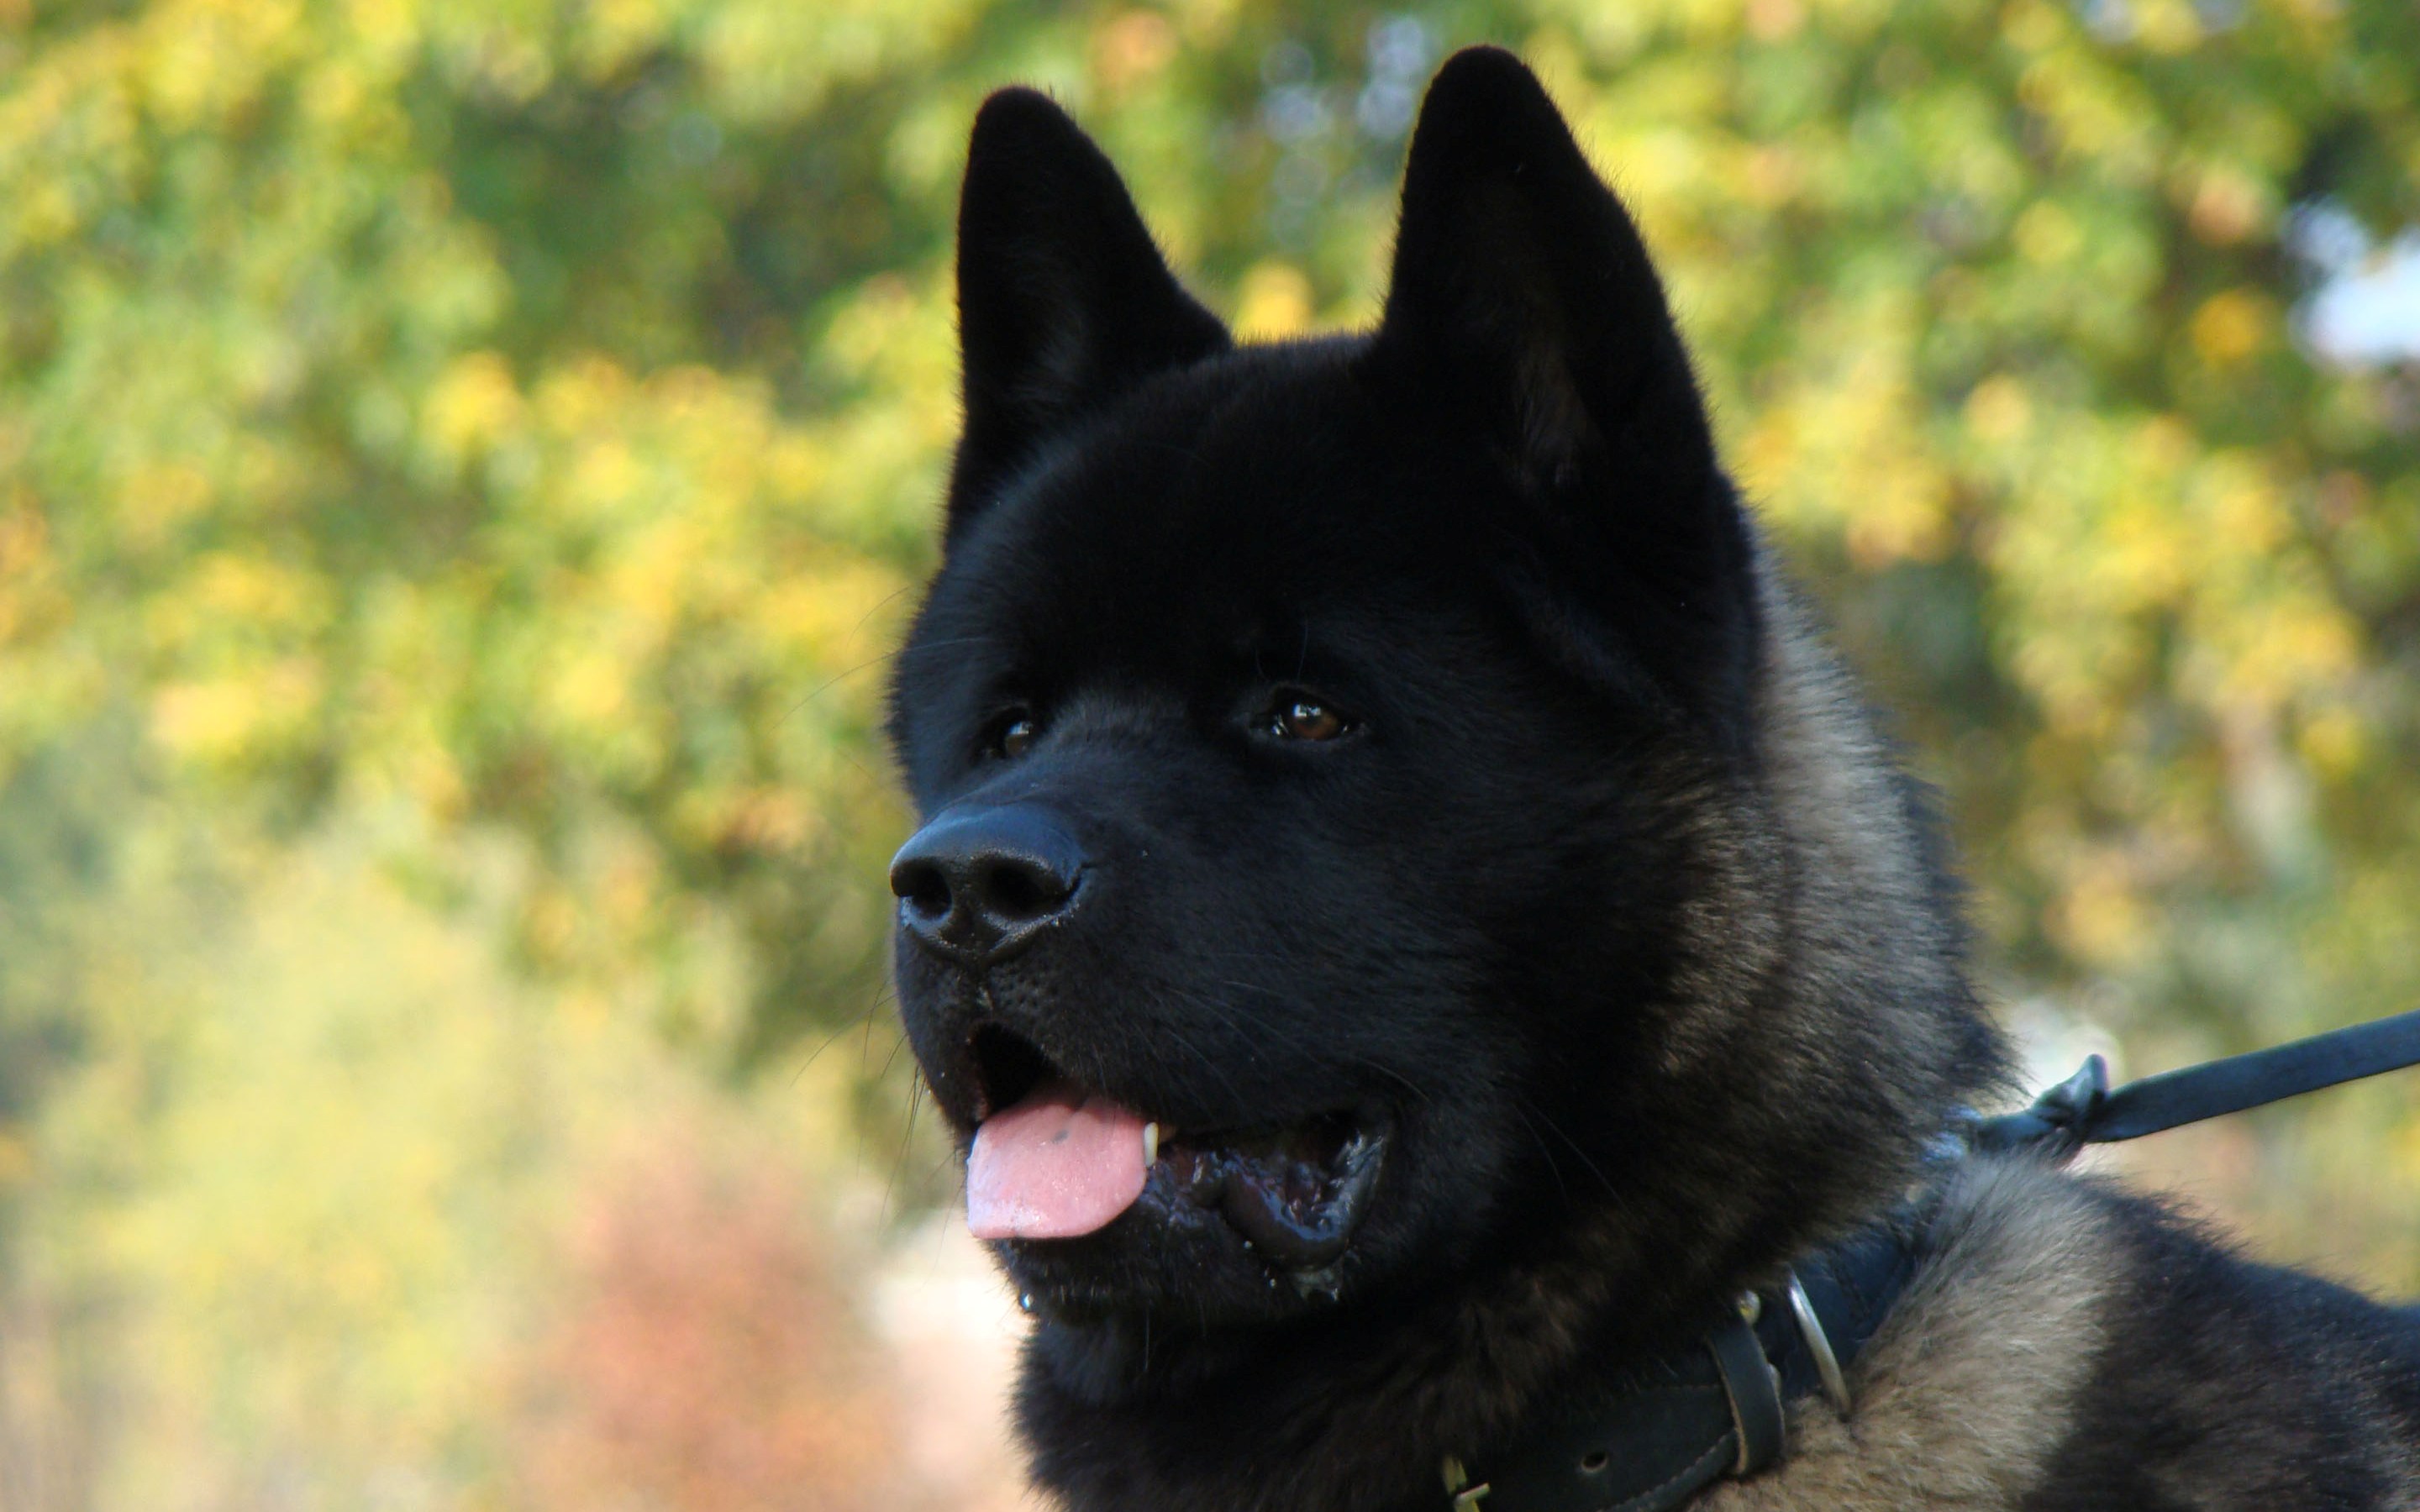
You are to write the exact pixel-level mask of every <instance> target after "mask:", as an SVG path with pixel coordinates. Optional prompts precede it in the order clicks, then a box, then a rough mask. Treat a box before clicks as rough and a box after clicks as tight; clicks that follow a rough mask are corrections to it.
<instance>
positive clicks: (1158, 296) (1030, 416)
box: [948, 89, 1232, 536]
mask: <svg viewBox="0 0 2420 1512" xmlns="http://www.w3.org/2000/svg"><path fill="white" fill-rule="evenodd" d="M1230 345H1232V340H1231V338H1230V337H1229V336H1228V334H1227V328H1226V327H1225V326H1223V325H1221V324H1219V322H1218V316H1214V315H1212V314H1211V313H1210V312H1209V311H1207V310H1205V309H1203V308H1202V306H1201V305H1200V304H1199V303H1197V302H1195V301H1194V300H1193V298H1192V296H1190V295H1188V294H1187V293H1186V292H1185V290H1184V288H1183V287H1182V286H1181V285H1178V283H1177V282H1176V276H1175V275H1174V274H1173V273H1171V272H1170V271H1169V270H1168V264H1167V263H1166V262H1164V261H1162V260H1161V258H1160V255H1159V249H1158V248H1157V247H1156V246H1154V245H1153V244H1152V239H1151V233H1150V232H1149V231H1148V230H1147V229H1145V228H1144V226H1143V224H1142V216H1141V215H1140V213H1139V212H1138V211H1137V210H1136V209H1135V206H1134V201H1133V199H1132V198H1131V197H1129V196H1128V195H1127V193H1126V188H1125V182H1124V181H1123V180H1121V179H1120V178H1119V177H1118V171H1117V169H1116V168H1114V167H1112V166H1111V165H1110V163H1109V159H1108V157H1107V156H1105V155H1104V154H1103V153H1102V151H1101V149H1100V148H1099V147H1095V146H1094V145H1093V141H1092V138H1090V137H1088V136H1086V135H1085V134H1084V133H1083V132H1082V131H1080V130H1078V128H1077V125H1076V123H1075V122H1074V121H1072V120H1069V119H1068V118H1067V116H1066V114H1065V113H1064V112H1063V111H1062V110H1061V109H1060V108H1059V107H1058V106H1057V105H1055V104H1053V103H1051V101H1050V99H1049V97H1048V96H1047V95H1043V94H1040V93H1038V92H1036V91H1034V90H1032V89H1002V90H1001V91H999V92H998V93H996V94H994V95H993V96H992V97H991V98H990V99H989V100H985V101H984V105H983V109H982V110H981V111H979V112H977V113H976V115H975V126H974V136H973V140H972V142H971V143H970V145H969V147H968V152H967V178H966V185H965V187H964V189H963V190H962V191H961V193H960V194H959V199H958V346H959V353H960V358H961V360H962V363H963V366H964V381H965V393H966V429H965V432H964V433H963V435H962V436H961V437H960V439H959V442H958V454H957V460H956V463H955V465H954V468H953V470H952V471H951V477H950V519H949V525H948V532H949V534H951V535H953V536H954V535H956V534H957V532H958V531H959V530H960V528H961V527H963V526H964V524H965V523H966V521H967V520H968V519H969V518H970V517H972V516H973V514H974V513H976V511H977V510H978V509H980V507H981V506H982V505H983V504H984V503H985V502H986V501H987V496H988V494H989V493H990V491H991V489H992V488H993V487H994V486H997V485H998V483H999V481H1000V479H1001V475H1002V474H1003V473H1004V472H1006V471H1010V470H1012V469H1014V468H1015V467H1016V465H1017V464H1018V463H1019V462H1022V461H1024V460H1026V459H1027V458H1029V457H1030V456H1031V455H1032V453H1033V451H1034V450H1035V449H1036V448H1037V447H1038V446H1039V445H1040V444H1041V443H1043V442H1044V441H1046V440H1048V439H1049V438H1050V437H1051V436H1052V435H1053V434H1055V433H1056V432H1058V431H1060V430H1061V429H1063V427H1065V426H1066V425H1068V424H1071V423H1073V422H1075V421H1076V420H1078V419H1079V418H1080V417H1081V416H1082V415H1083V414H1084V413H1086V412H1087V411H1088V410H1090V409H1092V408H1094V406H1097V405H1099V404H1101V403H1103V402H1105V401H1106V400H1108V399H1109V397H1111V396H1112V395H1114V394H1117V393H1121V392H1123V391H1124V390H1125V389H1126V388H1128V387H1130V386H1131V385H1133V384H1134V383H1136V382H1137V381H1139V380H1140V379H1142V378H1148V377H1150V376H1151V375H1152V374H1154V373H1156V372H1159V371H1161V370H1162V369H1165V368H1170V367H1174V366H1177V365H1179V364H1182V363H1189V362H1193V361H1195V360H1197V359H1199V358H1202V357H1207V356H1209V355H1211V354H1212V353H1214V352H1220V351H1224V350H1226V349H1227V347H1229V346H1230Z"/></svg>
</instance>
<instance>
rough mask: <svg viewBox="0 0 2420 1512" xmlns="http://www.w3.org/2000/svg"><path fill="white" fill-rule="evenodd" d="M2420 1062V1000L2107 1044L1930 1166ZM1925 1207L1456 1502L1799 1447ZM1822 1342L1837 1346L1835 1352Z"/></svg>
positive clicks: (2071, 1141)
mask: <svg viewBox="0 0 2420 1512" xmlns="http://www.w3.org/2000/svg"><path fill="white" fill-rule="evenodd" d="M2411 1065H2420V1009H2414V1010H2412V1011H2410V1012H2407V1013H2399V1014H2397V1015H2396V1016H2394V1017H2392V1018H2386V1019H2380V1020H2377V1021H2375V1022H2372V1023H2368V1024H2361V1025H2355V1026H2351V1027H2349V1028H2342V1029H2335V1030H2331V1031H2330V1032H2328V1033H2326V1034H2319V1035H2314V1036H2312V1037H2311V1038H2309V1039H2307V1040H2297V1041H2293V1042H2291V1043H2288V1044H2282V1045H2275V1046H2272V1047H2271V1048H2269V1049H2266V1050H2256V1051H2253V1052H2251V1053H2249V1054H2246V1055H2241V1056H2231V1057H2227V1058H2226V1059H2224V1060H2215V1061H2211V1062H2208V1063H2206V1064H2203V1065H2199V1066H2193V1067H2188V1068H2186V1069H2185V1070H2182V1071H2173V1072H2164V1073H2163V1074H2161V1075H2158V1076H2148V1077H2145V1078H2144V1079H2143V1080H2141V1081H2138V1082H2133V1083H2131V1084H2129V1085H2127V1086H2125V1087H2121V1088H2117V1089H2116V1090H2114V1091H2113V1090H2111V1089H2110V1087H2109V1076H2108V1068H2107V1067H2106V1066H2105V1065H2104V1064H2103V1063H2102V1059H2101V1057H2099V1056H2094V1057H2090V1058H2089V1059H2087V1060H2086V1062H2085V1063H2084V1068H2083V1069H2082V1070H2081V1071H2078V1072H2076V1073H2075V1074H2074V1075H2073V1076H2071V1077H2069V1078H2068V1079H2067V1080H2066V1081H2064V1082H2061V1083H2060V1084H2059V1085H2057V1086H2056V1087H2054V1088H2051V1089H2050V1090H2049V1091H2047V1092H2044V1093H2043V1094H2042V1095H2041V1096H2040V1098H2039V1099H2037V1100H2036V1101H2035V1103H2034V1104H2033V1105H2032V1106H2031V1107H2029V1108H2026V1109H2024V1110H2023V1111H2022V1112H2017V1113H2006V1114H2002V1115H2000V1116H1999V1117H1997V1118H1991V1119H1984V1118H1978V1117H1976V1116H1974V1115H1972V1114H1968V1115H1965V1116H1963V1117H1962V1118H1961V1119H1959V1120H1957V1124H1956V1126H1955V1127H1954V1128H1953V1129H1952V1130H1951V1131H1950V1133H1949V1135H1948V1138H1947V1142H1946V1144H1945V1145H1944V1146H1943V1147H1941V1148H1940V1149H1938V1150H1937V1151H1936V1153H1935V1155H1934V1165H1935V1169H1936V1171H1937V1170H1939V1169H1940V1168H1942V1167H1945V1166H1947V1165H1951V1164H1954V1163H1955V1162H1956V1161H1958V1160H1960V1159H1962V1158H1963V1157H1964V1155H1965V1153H1966V1152H1967V1151H1968V1150H1981V1151H1993V1152H2005V1151H2011V1150H2019V1149H2038V1150H2041V1151H2043V1152H2045V1153H2046V1154H2047V1155H2048V1156H2049V1158H2051V1159H2052V1160H2054V1161H2062V1162H2063V1161H2065V1160H2067V1159H2069V1158H2070V1157H2071V1156H2072V1155H2073V1154H2074V1153H2075V1152H2076V1150H2077V1149H2081V1148H2082V1147H2083V1146H2085V1145H2088V1144H2105V1143H2109V1142H2111V1141H2114V1140H2120V1139H2134V1138H2139V1137H2140V1136H2142V1135H2144V1134H2156V1133H2158V1132H2160V1131H2161V1130H2163V1129H2173V1128H2176V1127H2178V1126H2179V1125H2180V1124H2186V1123H2195V1122H2198V1121H2200V1120H2201V1119H2211V1118H2217V1117H2219V1116H2221V1115H2223V1114H2227V1113H2235V1112H2239V1111H2241V1110H2242V1109H2244V1108H2250V1107H2257V1106H2259V1105H2260V1104H2262V1103H2274V1102H2276V1101H2278V1100H2279V1099H2281V1098H2288V1097H2296V1096H2300V1095H2301V1094H2303V1093H2304V1092H2312V1091H2317V1090H2319V1088H2323V1087H2335V1086H2338V1085H2341V1084H2342V1083H2345V1082H2349V1081H2354V1080H2357V1079H2359V1078H2361V1077H2364V1076H2375V1075H2377V1074H2379V1073H2380V1072H2387V1071H2394V1070H2397V1069H2399V1068H2401V1067H2405V1066H2411ZM1930 1208H1931V1201H1930V1200H1929V1199H1923V1200H1919V1201H1918V1202H1916V1203H1912V1204H1910V1205H1908V1206H1906V1207H1903V1208H1900V1209H1899V1210H1896V1211H1893V1212H1892V1213H1890V1214H1889V1215H1887V1216H1886V1217H1885V1218H1883V1219H1881V1220H1879V1221H1877V1222H1876V1223H1874V1224H1872V1225H1869V1227H1865V1228H1862V1229H1859V1230H1858V1231H1857V1232H1856V1233H1854V1234H1852V1235H1850V1236H1849V1237H1848V1238H1847V1239H1845V1240H1842V1241H1841V1242H1838V1243H1837V1244H1833V1245H1830V1246H1828V1247H1827V1248H1824V1249H1821V1250H1818V1251H1816V1252H1815V1253H1814V1254H1812V1255H1810V1256H1807V1257H1805V1258H1804V1259H1801V1260H1800V1261H1799V1262H1798V1263H1797V1264H1796V1265H1795V1266H1793V1267H1792V1269H1791V1271H1790V1273H1789V1274H1788V1278H1787V1279H1786V1280H1785V1281H1784V1283H1783V1284H1782V1286H1780V1287H1779V1288H1775V1289H1774V1290H1771V1291H1767V1292H1761V1293H1760V1292H1751V1293H1749V1294H1748V1295H1746V1296H1745V1297H1742V1298H1741V1299H1740V1303H1739V1305H1738V1307H1737V1309H1736V1310H1730V1311H1726V1312H1724V1313H1723V1314H1722V1315H1721V1316H1719V1317H1715V1318H1712V1319H1707V1321H1706V1323H1705V1326H1704V1327H1703V1328H1702V1329H1701V1330H1700V1331H1699V1333H1698V1335H1697V1338H1696V1342H1694V1343H1692V1344H1690V1345H1689V1346H1688V1347H1686V1348H1685V1349H1683V1350H1679V1351H1677V1352H1675V1353H1672V1354H1668V1355H1666V1356H1664V1357H1662V1358H1661V1359H1654V1360H1649V1361H1647V1362H1646V1363H1644V1364H1642V1365H1635V1366H1632V1367H1631V1368H1629V1369H1626V1370H1624V1371H1622V1372H1621V1373H1620V1374H1618V1375H1615V1376H1612V1377H1610V1378H1607V1379H1606V1380H1603V1381H1598V1382H1595V1383H1594V1384H1592V1385H1590V1386H1588V1387H1586V1388H1584V1389H1582V1390H1579V1391H1576V1392H1575V1393H1574V1394H1573V1395H1572V1396H1570V1397H1569V1398H1568V1399H1566V1400H1564V1401H1562V1402H1559V1403H1558V1404H1557V1405H1556V1407H1555V1408H1554V1409H1553V1410H1551V1411H1550V1412H1548V1413H1547V1414H1545V1415H1544V1417H1542V1418H1541V1419H1540V1420H1539V1421H1538V1422H1537V1423H1536V1424H1534V1425H1532V1426H1531V1427H1529V1428H1528V1430H1527V1431H1526V1432H1525V1433H1524V1434H1523V1435H1522V1436H1521V1438H1520V1439H1519V1440H1518V1441H1517V1442H1515V1443H1511V1444H1508V1445H1506V1446H1504V1447H1503V1448H1502V1449H1500V1450H1490V1451H1489V1452H1488V1453H1487V1454H1486V1455H1485V1456H1484V1457H1483V1458H1480V1459H1478V1460H1475V1461H1473V1462H1471V1463H1469V1464H1467V1465H1466V1464H1465V1463H1464V1462H1463V1461H1462V1460H1460V1459H1456V1458H1448V1459H1447V1460H1446V1461H1445V1467H1444V1468H1445V1488H1446V1502H1445V1504H1446V1505H1447V1506H1448V1507H1450V1508H1451V1509H1452V1512H1668V1508H1672V1507H1677V1506H1680V1505H1682V1504H1683V1503H1685V1502H1687V1501H1689V1500H1690V1499H1691V1498H1693V1497H1695V1496H1696V1495H1697V1494H1698V1493H1699V1491H1701V1490H1703V1489H1706V1488H1707V1487H1708V1486H1711V1485H1713V1484H1714V1482H1715V1481H1717V1480H1719V1479H1721V1478H1722V1477H1723V1476H1725V1475H1753V1474H1755V1473H1757V1472H1758V1471H1761V1470H1763V1469H1766V1468H1767V1467H1769V1466H1771V1465H1773V1464H1775V1463H1776V1462H1777V1461H1779V1459H1780V1458H1781V1457H1782V1455H1783V1453H1784V1452H1785V1450H1786V1448H1787V1444H1786V1443H1785V1431H1784V1430H1785V1426H1786V1424H1787V1421H1788V1408H1789V1406H1790V1405H1791V1404H1792V1403H1795V1402H1797V1401H1800V1400H1801V1399H1803V1398H1805V1397H1807V1396H1812V1395H1814V1394H1815V1393H1816V1392H1818V1391H1823V1392H1824V1393H1825V1394H1826V1395H1828V1396H1831V1397H1832V1400H1833V1406H1834V1407H1835V1409H1836V1410H1837V1411H1838V1412H1841V1413H1842V1414H1843V1415H1846V1414H1847V1413H1848V1412H1851V1411H1852V1409H1853V1408H1854V1403H1853V1402H1852V1401H1851V1400H1850V1399H1849V1395H1848V1387H1847V1383H1846V1377H1845V1372H1846V1371H1847V1369H1848V1368H1849V1366H1850V1365H1851V1363H1852V1362H1854V1360H1855V1359H1856V1358H1857V1356H1858V1354H1859V1353H1860V1352H1862V1351H1863V1350H1864V1349H1865V1347H1866V1342H1867V1341H1868V1340H1869V1339H1870V1338H1872V1337H1873V1335H1874V1331H1875V1330H1876V1329H1877V1328H1879V1327H1880V1326H1881V1325H1882V1321H1883V1319H1884V1318H1885V1316H1887V1315H1888V1314H1889V1312H1890V1309H1891V1304H1893V1303H1894V1302H1896V1301H1898V1300H1899V1295H1900V1292H1901V1291H1902V1290H1904V1289H1905V1288H1906V1287H1907V1283H1908V1280H1909V1278H1911V1277H1912V1276H1914V1275H1915V1274H1916V1268H1917V1266H1918V1264H1919V1263H1920V1262H1921V1260H1922V1258H1923V1256H1922V1253H1921V1251H1922V1245H1923V1236H1924V1234H1925V1231H1926V1229H1927V1227H1929V1225H1928V1223H1927V1219H1928V1217H1929V1210H1930ZM1826 1351H1828V1354H1829V1360H1828V1362H1827V1360H1826V1358H1825V1356H1826Z"/></svg>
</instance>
